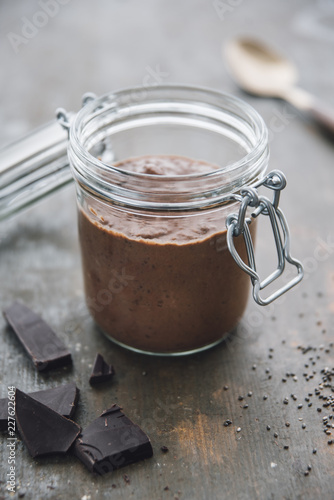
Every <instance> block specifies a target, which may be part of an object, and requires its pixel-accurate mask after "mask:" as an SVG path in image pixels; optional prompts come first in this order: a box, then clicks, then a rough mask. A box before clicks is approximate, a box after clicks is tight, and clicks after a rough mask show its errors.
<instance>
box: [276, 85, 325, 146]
mask: <svg viewBox="0 0 334 500" xmlns="http://www.w3.org/2000/svg"><path fill="white" fill-rule="evenodd" d="M281 97H282V99H285V100H286V101H288V102H289V103H290V104H292V105H293V106H294V107H295V108H297V109H299V110H300V111H303V112H304V113H306V115H308V116H309V117H310V118H311V119H312V120H313V121H314V122H315V123H316V124H317V125H318V126H319V127H320V128H321V129H322V130H323V132H325V133H326V134H327V135H330V136H332V137H333V138H334V109H333V108H331V107H330V106H328V105H326V104H325V103H324V102H322V101H321V100H319V99H317V98H316V97H314V96H313V95H311V94H310V93H309V92H306V91H305V90H303V89H301V88H299V87H292V88H289V89H288V90H287V91H286V92H284V93H282V94H281Z"/></svg>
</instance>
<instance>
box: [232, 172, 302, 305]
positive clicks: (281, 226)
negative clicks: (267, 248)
mask: <svg viewBox="0 0 334 500" xmlns="http://www.w3.org/2000/svg"><path fill="white" fill-rule="evenodd" d="M260 186H264V187H267V188H268V189H271V190H273V191H274V196H273V200H272V201H270V200H269V198H267V197H265V196H260V195H259V194H258V192H257V188H258V187H260ZM285 186H286V178H285V176H284V174H283V173H282V172H280V171H279V170H273V171H272V172H270V173H269V174H268V175H267V176H266V177H265V178H264V179H262V180H261V181H259V182H258V183H256V184H254V185H253V186H252V187H247V188H245V189H243V190H241V191H240V195H241V200H240V196H238V197H236V199H238V200H239V201H240V209H239V213H238V214H231V215H229V216H228V217H227V220H226V227H227V246H228V249H229V251H230V253H231V255H232V257H233V259H234V260H235V262H236V263H237V264H238V266H239V267H240V268H241V269H242V270H243V271H245V272H246V273H247V274H248V275H249V276H250V279H251V282H252V285H253V297H254V300H255V302H257V303H258V304H259V305H262V306H263V305H267V304H270V303H271V302H273V301H274V300H275V299H277V298H278V297H280V296H281V295H283V294H284V293H285V292H286V291H288V290H290V288H292V287H294V286H295V285H297V283H299V282H300V281H301V280H302V278H303V275H304V270H303V266H302V264H301V262H299V261H298V260H297V259H294V258H293V257H292V256H291V253H290V232H289V227H288V224H287V221H286V218H285V216H284V214H283V212H282V211H281V209H280V208H279V206H278V204H279V198H280V193H281V190H282V189H284V188H285ZM248 207H254V209H255V210H254V211H253V212H252V214H251V217H252V218H256V217H258V216H259V215H260V214H262V215H265V216H268V217H269V220H270V223H271V228H272V231H273V235H274V241H275V246H276V252H277V267H276V269H275V270H274V271H273V272H272V273H271V274H270V275H269V276H267V277H266V278H265V279H264V280H262V281H261V279H260V276H259V274H258V273H257V270H256V263H255V256H254V245H253V242H252V237H251V234H250V231H249V224H250V222H251V218H246V212H247V209H248ZM240 235H242V236H243V238H244V241H245V246H246V252H247V259H248V264H246V263H245V262H244V261H243V260H242V259H241V257H240V255H239V254H238V252H237V250H236V248H235V245H234V241H233V239H234V237H238V236H240ZM286 262H288V263H289V264H291V265H293V266H295V267H296V269H297V275H296V276H295V277H294V278H293V279H291V280H290V281H289V282H288V283H286V284H285V285H283V286H282V287H281V288H279V289H278V290H276V291H275V292H274V293H272V294H271V295H270V296H269V297H267V298H261V296H260V291H261V290H263V289H264V288H266V287H267V286H268V285H270V284H271V283H272V282H273V281H275V280H276V279H277V278H278V277H279V276H281V274H282V273H283V271H284V268H285V263H286Z"/></svg>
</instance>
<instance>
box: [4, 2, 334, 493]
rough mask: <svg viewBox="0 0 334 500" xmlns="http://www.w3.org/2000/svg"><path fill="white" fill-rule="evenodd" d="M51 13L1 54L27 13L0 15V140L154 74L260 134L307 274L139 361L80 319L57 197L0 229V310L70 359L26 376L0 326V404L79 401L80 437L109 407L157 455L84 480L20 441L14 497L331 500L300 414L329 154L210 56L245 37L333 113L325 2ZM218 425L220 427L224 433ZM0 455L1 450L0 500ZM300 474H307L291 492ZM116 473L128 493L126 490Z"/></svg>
mask: <svg viewBox="0 0 334 500" xmlns="http://www.w3.org/2000/svg"><path fill="white" fill-rule="evenodd" d="M63 3H64V5H62V6H60V5H59V12H58V13H57V14H56V15H55V16H54V17H53V18H51V17H50V18H49V19H48V22H47V23H46V25H45V26H44V27H42V28H40V29H39V30H38V33H37V34H35V36H34V37H32V38H31V39H28V40H27V43H26V44H24V43H22V44H21V45H20V46H18V51H17V53H15V51H14V48H13V46H12V44H11V43H10V39H9V37H8V34H9V33H10V32H12V33H16V34H17V35H21V34H22V26H23V24H24V22H25V21H24V20H22V18H27V19H29V20H32V19H33V18H34V16H35V15H36V12H38V11H39V10H40V9H41V7H40V5H39V3H38V2H36V1H29V2H27V1H23V0H20V1H19V0H17V1H15V2H9V1H7V2H1V4H0V36H1V41H0V61H1V69H0V72H1V73H0V77H1V102H2V104H1V113H0V132H1V133H0V143H1V144H5V143H6V142H8V141H10V140H12V139H15V138H17V136H19V135H21V134H24V133H26V132H28V131H30V130H31V129H32V128H33V127H35V126H37V125H40V124H42V123H44V122H45V121H48V120H49V119H51V118H52V117H53V115H54V110H55V109H56V108H57V107H58V106H63V107H65V108H67V109H73V110H76V109H78V108H79V106H80V100H81V95H82V94H83V93H84V92H86V91H93V92H96V93H97V94H101V93H104V92H107V91H109V90H112V89H117V88H120V87H123V86H130V85H135V84H139V85H140V84H143V83H144V84H145V82H147V79H148V75H152V73H155V74H158V75H159V76H158V77H155V78H158V80H159V79H160V81H161V82H162V83H163V82H178V83H188V84H195V85H204V86H209V87H213V88H215V89H218V90H223V91H227V92H231V93H234V94H236V95H238V96H241V97H243V98H244V99H246V100H247V101H248V102H250V103H251V104H252V105H253V106H254V107H255V108H256V109H257V110H258V111H259V112H260V113H261V114H262V116H263V117H264V119H265V121H266V123H267V125H268V127H269V129H270V130H271V144H270V145H271V165H270V166H271V168H280V169H282V170H284V172H285V173H286V175H287V177H288V188H287V189H286V192H284V195H283V199H282V206H283V208H284V210H285V212H286V214H287V216H288V219H289V223H290V226H291V231H292V234H293V242H292V250H293V253H294V254H295V255H296V256H298V257H299V258H300V259H302V260H303V261H304V264H305V268H306V276H305V280H304V281H303V283H302V285H301V286H299V287H298V288H297V289H295V290H294V291H292V292H290V293H289V294H288V295H287V296H286V298H284V299H283V300H281V301H280V303H279V304H275V305H273V306H270V307H269V308H267V309H263V308H259V307H258V306H256V305H255V304H254V303H253V302H252V301H250V304H249V308H248V310H247V313H246V314H245V317H244V319H243V321H242V323H241V325H240V326H239V328H238V330H237V332H236V335H235V336H234V337H233V338H232V339H231V340H230V341H229V342H227V344H225V345H221V346H219V347H218V348H215V349H214V350H211V351H208V352H206V353H203V354H202V355H196V356H192V357H189V358H187V359H157V358H150V357H146V356H140V355H135V354H133V353H129V352H126V351H124V350H123V349H121V348H118V347H117V346H114V345H113V344H112V343H110V342H109V341H107V340H106V339H105V338H104V337H103V336H102V335H101V334H100V333H99V332H98V330H97V328H96V327H95V326H94V324H93V322H92V321H91V319H90V318H89V315H88V313H87V311H86V308H85V305H84V298H83V291H82V278H81V269H80V256H79V248H78V242H77V229H76V208H75V197H74V190H73V186H71V187H68V188H66V189H65V190H63V191H61V192H59V193H58V194H55V195H53V196H52V197H50V198H49V199H47V200H45V201H43V202H41V203H39V204H38V205H37V206H35V207H33V208H31V209H30V210H28V211H26V212H25V213H23V214H21V215H19V216H17V217H16V218H13V219H11V220H10V221H7V222H3V223H1V224H0V304H1V308H3V307H5V306H7V305H9V304H10V303H11V302H12V300H14V299H16V298H20V299H22V300H24V301H25V302H26V303H27V305H29V306H31V307H32V308H33V309H34V310H36V311H37V312H40V313H41V314H42V315H43V317H44V318H45V319H46V320H47V321H48V322H49V323H50V324H51V325H52V326H53V327H54V329H55V330H56V331H57V333H58V334H59V336H60V337H61V338H62V339H63V340H64V341H65V342H66V344H67V345H68V346H69V348H70V349H71V351H72V353H73V359H74V366H73V369H71V370H68V369H64V370H56V371H54V372H52V373H51V372H50V373H49V374H47V375H42V374H38V373H37V372H35V371H34V369H33V367H32V365H31V364H30V361H29V360H28V359H27V357H26V355H25V354H24V353H23V350H22V348H21V347H20V346H19V345H18V342H17V341H16V340H15V338H13V336H12V335H11V332H10V331H9V330H8V329H7V328H6V326H5V321H4V320H3V318H2V317H0V334H1V360H0V364H1V370H0V382H1V388H0V396H5V395H6V392H7V386H8V385H15V386H17V387H19V388H20V389H22V390H24V391H29V390H38V389H42V388H48V387H53V386H55V385H57V384H60V383H65V382H68V381H75V382H76V383H77V385H78V386H79V387H80V389H81V399H80V405H79V409H78V412H77V414H76V420H77V421H78V422H79V423H80V424H81V425H82V426H85V425H86V424H87V423H89V422H90V421H91V420H92V419H93V418H94V417H95V416H97V415H99V414H100V412H101V410H103V409H104V408H106V407H108V406H109V405H110V403H114V402H117V403H118V404H120V405H121V406H123V408H124V411H125V412H126V413H127V414H128V416H129V417H130V418H132V419H133V420H135V421H136V422H137V423H138V424H140V425H142V427H143V429H144V430H146V431H147V432H148V433H149V435H150V437H151V439H152V443H153V447H154V452H155V454H154V457H153V458H152V459H151V460H147V461H146V462H143V463H139V464H135V465H133V466H131V467H128V468H127V469H123V470H120V471H118V472H115V473H113V474H109V475H107V476H105V477H103V478H97V477H93V476H92V475H90V474H89V472H88V471H87V470H86V469H85V467H84V466H83V465H82V464H81V463H80V462H78V461H77V460H76V459H74V458H72V457H67V458H65V459H60V458H52V459H49V460H38V461H37V460H33V459H31V458H30V457H29V455H28V452H27V450H26V449H25V447H24V445H23V443H21V442H20V443H19V444H18V446H17V450H16V458H17V462H16V473H17V493H16V495H15V498H17V497H18V495H19V493H21V495H23V494H25V496H24V498H27V499H34V500H39V499H45V498H50V499H68V498H73V499H77V498H78V499H83V500H89V499H95V498H96V499H100V498H101V499H104V498H110V497H112V498H115V499H124V500H125V499H129V498H138V499H145V500H146V499H154V500H155V499H160V498H161V499H168V498H171V499H176V498H179V499H180V500H185V499H203V500H204V499H210V500H211V499H222V498H224V499H225V498H226V499H250V498H251V499H253V498H254V499H255V498H260V499H268V500H269V499H280V498H285V499H294V498H296V499H297V498H298V499H299V498H300V499H315V498H323V499H333V498H334V493H333V488H334V475H333V463H334V461H333V458H334V457H333V453H334V445H333V446H329V445H328V444H327V441H328V439H329V438H330V436H326V435H325V434H324V433H323V431H322V428H323V425H322V417H323V416H324V415H325V414H327V413H328V412H327V413H326V410H325V409H324V408H322V402H321V401H320V400H318V399H315V396H314V395H313V396H312V397H311V398H310V399H311V401H312V399H313V400H314V402H313V406H312V407H310V408H309V407H308V406H307V403H306V402H305V401H304V397H305V396H306V395H307V393H308V392H309V391H310V392H313V391H314V388H315V387H316V386H317V385H318V384H319V382H320V381H321V375H320V370H321V369H322V368H324V367H325V366H329V367H333V365H334V360H333V357H334V356H333V352H334V349H333V347H332V348H329V349H328V347H329V345H330V343H331V342H332V341H333V337H334V335H333V314H334V272H333V253H334V229H333V209H334V199H333V184H334V164H333V163H334V162H333V158H334V156H333V153H334V148H333V142H331V141H329V140H327V139H325V138H324V137H323V136H321V135H320V134H319V133H318V131H317V130H316V128H314V126H313V125H312V124H310V123H308V122H307V121H306V120H305V119H303V118H302V117H301V116H298V115H297V114H296V113H295V112H294V111H292V110H291V109H290V108H289V107H288V106H287V105H285V104H284V103H282V102H280V101H274V100H270V99H263V100H262V99H256V98H253V97H250V96H246V95H244V94H242V92H241V91H239V90H238V89H237V88H236V86H235V85H234V83H233V82H232V81H231V79H230V77H229V76H228V73H227V71H226V68H225V67H224V64H223V61H222V58H221V46H222V43H223V42H224V41H226V40H228V39H229V38H231V37H232V36H235V35H237V34H249V35H256V36H258V37H260V38H261V39H263V40H267V41H269V42H270V43H271V44H272V45H273V46H274V47H276V48H277V49H279V50H281V51H282V52H283V53H284V54H286V55H287V56H289V57H290V58H291V59H292V60H294V61H295V62H296V64H297V66H298V69H299V72H300V85H301V86H302V87H303V88H305V89H308V90H310V91H312V92H313V93H315V94H316V95H318V96H320V97H322V98H323V99H324V100H325V101H326V102H328V104H331V105H332V106H334V94H333V82H334V4H333V2H331V1H330V0H328V1H325V0H323V1H311V0H290V1H287V0H283V1H278V0H277V1H271V2H268V1H266V0H248V1H246V0H240V1H236V0H233V1H232V0H226V1H221V2H220V4H219V3H216V4H215V3H214V2H212V1H204V0H182V1H180V0H143V1H141V2H136V1H134V0H122V1H121V0H117V1H116V0H109V1H107V0H100V1H96V2H89V1H87V0H69V1H68V2H67V3H66V2H65V1H63ZM215 5H216V8H215ZM219 5H220V7H219ZM150 81H151V82H153V81H154V80H152V77H151V80H150ZM268 237H269V236H268V232H267V231H262V230H261V231H260V234H259V240H258V245H257V258H258V259H259V261H261V262H264V263H265V264H268V265H270V264H271V261H270V262H269V255H268V251H267V248H268V244H269V239H268ZM283 339H284V340H285V343H284V344H283V343H282V340H283ZM309 344H310V345H312V346H314V347H316V348H317V351H312V352H309V353H308V354H306V355H303V354H302V353H301V351H300V350H298V349H297V347H298V345H304V346H307V345H309ZM269 349H273V351H269ZM96 351H100V352H102V353H103V354H104V355H105V357H106V359H107V360H108V361H110V362H112V363H113V364H114V366H115V369H116V373H117V374H116V377H115V379H114V381H113V383H112V384H110V385H109V386H103V387H100V388H96V389H92V388H91V387H90V386H89V384H88V375H89V372H90V369H91V365H92V362H93V359H94V356H95V353H96ZM326 351H327V352H326ZM269 356H272V357H269ZM317 356H319V359H318V358H317ZM309 357H313V358H314V359H313V360H309V359H308V358H309ZM312 361H314V362H315V364H314V365H312ZM254 364H256V369H255V370H253V369H252V366H253V365H254ZM305 364H309V367H308V368H305V367H304V365H305ZM266 369H270V374H268V373H266ZM312 370H314V371H316V373H315V374H314V378H313V379H311V380H310V381H309V382H306V381H305V377H303V373H305V372H307V373H312ZM143 372H145V373H146V375H143ZM286 372H289V373H290V372H294V373H295V374H296V376H297V377H298V380H297V381H294V380H293V379H292V378H291V377H289V378H288V380H287V382H286V383H283V382H282V377H284V375H285V373H286ZM270 375H271V378H269V376H270ZM224 385H228V386H229V389H228V390H227V391H224V390H223V386H224ZM248 391H252V392H253V395H252V397H246V399H247V403H248V404H249V407H248V409H243V408H242V405H243V404H244V402H240V401H238V395H240V394H241V395H246V394H247V393H248ZM329 392H330V391H329V390H327V392H326V394H327V395H328V394H329ZM291 393H294V394H296V396H297V397H298V400H297V401H293V400H292V399H291V398H289V405H283V403H282V401H283V398H284V397H286V396H290V394H291ZM265 394H266V395H268V399H267V400H263V396H264V395H265ZM301 402H303V403H304V406H303V408H302V409H301V410H298V409H297V404H299V403H301ZM317 407H321V408H322V412H321V413H320V412H317V411H316V408H317ZM226 418H230V419H232V421H233V425H232V426H230V427H224V426H223V422H224V420H225V419H226ZM299 418H302V419H303V421H301V420H299ZM287 420H289V421H290V423H291V425H290V427H289V428H287V427H286V426H285V422H286V421H287ZM303 422H304V423H306V428H305V429H302V427H301V426H302V423H303ZM267 425H270V426H271V430H270V431H268V430H267V429H266V427H267ZM239 426H240V427H241V428H242V430H241V432H239V433H237V432H236V429H237V427H239ZM274 432H277V433H278V438H277V439H276V438H274V435H273V433H274ZM332 438H333V439H334V430H333V435H332ZM162 445H166V446H168V448H169V452H168V453H167V454H163V453H162V452H161V451H160V447H161V446H162ZM284 445H289V449H288V450H284ZM314 447H316V448H317V450H318V452H317V454H316V455H313V454H312V449H313V448H314ZM7 458H8V449H7V448H6V436H4V437H2V438H1V440H0V481H3V482H0V497H1V496H4V497H5V498H8V494H7V493H6V491H5V486H6V484H5V481H6V474H7V469H8V465H7ZM308 464H311V465H312V471H311V472H310V474H309V476H308V477H306V476H304V471H305V470H306V467H307V465H308ZM125 473H126V474H127V475H128V476H129V478H130V483H126V482H125V481H124V479H123V474H125ZM112 485H114V486H113V487H112ZM166 486H168V489H167V490H166V489H165V487H166Z"/></svg>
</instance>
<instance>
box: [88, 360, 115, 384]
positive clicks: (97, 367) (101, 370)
mask: <svg viewBox="0 0 334 500" xmlns="http://www.w3.org/2000/svg"><path fill="white" fill-rule="evenodd" d="M114 374H115V370H114V367H113V366H112V365H108V364H107V363H106V362H105V361H104V359H103V356H102V355H101V354H97V355H96V358H95V362H94V366H93V371H92V374H91V376H90V378H89V383H90V384H92V385H94V384H98V383H99V382H105V381H106V380H110V379H111V378H112V377H113V376H114Z"/></svg>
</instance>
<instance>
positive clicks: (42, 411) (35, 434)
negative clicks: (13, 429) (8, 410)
mask: <svg viewBox="0 0 334 500" xmlns="http://www.w3.org/2000/svg"><path fill="white" fill-rule="evenodd" d="M15 416H16V423H17V427H18V429H19V431H20V435H21V437H22V439H23V441H24V442H25V444H26V446H27V448H28V450H29V453H30V455H31V456H32V457H34V458H35V457H39V456H42V455H49V454H54V453H66V452H67V451H68V450H69V448H70V447H71V445H72V444H73V442H74V441H75V439H76V438H77V437H78V435H79V434H80V431H81V428H80V427H79V425H78V424H76V423H75V422H73V421H72V420H69V419H67V418H65V417H63V416H62V415H59V413H57V412H55V411H53V410H51V409H50V408H48V407H47V406H45V405H43V404H42V403H40V402H39V401H36V400H35V399H33V398H31V397H30V396H28V395H27V394H25V393H24V392H22V391H20V390H19V389H16V397H15Z"/></svg>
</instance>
